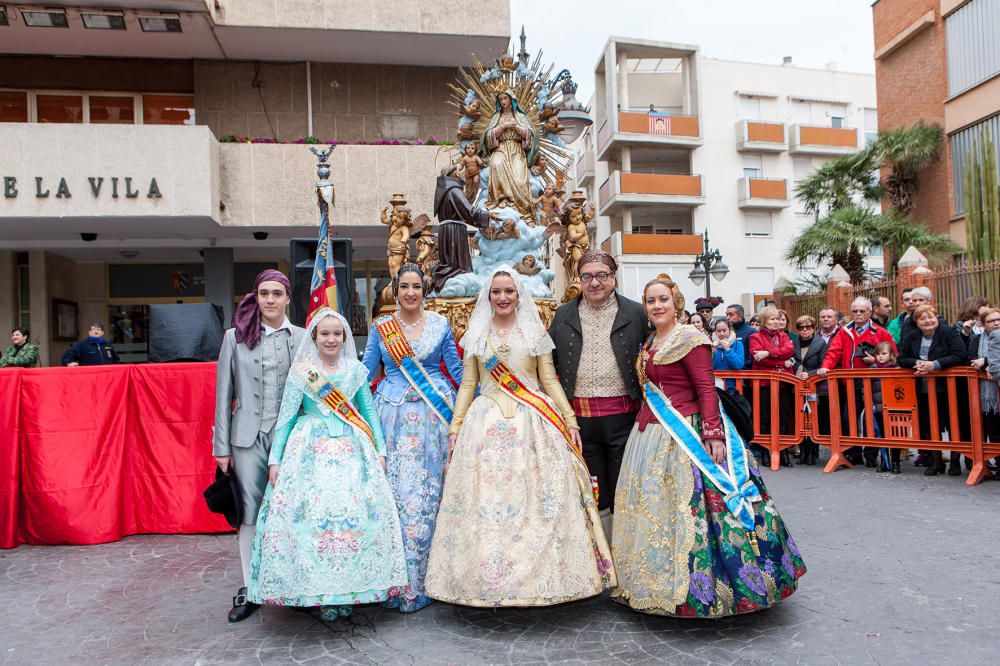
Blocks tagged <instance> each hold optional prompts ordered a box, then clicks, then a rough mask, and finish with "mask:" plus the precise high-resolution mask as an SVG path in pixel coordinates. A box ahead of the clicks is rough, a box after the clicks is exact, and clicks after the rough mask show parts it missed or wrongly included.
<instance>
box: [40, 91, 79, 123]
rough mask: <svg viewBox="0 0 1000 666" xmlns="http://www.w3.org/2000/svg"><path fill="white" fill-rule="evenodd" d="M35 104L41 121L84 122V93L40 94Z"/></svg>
mask: <svg viewBox="0 0 1000 666" xmlns="http://www.w3.org/2000/svg"><path fill="white" fill-rule="evenodd" d="M35 104H36V109H37V113H38V116H37V117H38V122H40V123H82V122H83V95H38V96H37V97H36V98H35Z"/></svg>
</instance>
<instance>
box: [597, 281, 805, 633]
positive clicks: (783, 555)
mask: <svg viewBox="0 0 1000 666" xmlns="http://www.w3.org/2000/svg"><path fill="white" fill-rule="evenodd" d="M643 302H644V306H645V308H646V314H647V316H648V317H649V318H650V321H651V322H652V323H653V325H654V326H655V327H656V332H655V333H654V334H653V335H652V336H651V337H650V339H649V340H648V341H647V342H646V344H645V345H644V347H643V350H642V353H641V354H640V356H639V360H638V362H637V369H638V371H639V379H640V382H642V383H643V384H644V385H645V384H646V381H648V382H649V383H650V384H651V385H652V386H646V389H647V390H646V400H645V401H644V403H643V407H642V410H641V411H640V412H639V416H638V419H637V422H636V425H635V427H634V428H633V429H632V434H631V435H630V436H629V441H628V444H627V445H626V448H625V457H624V460H623V461H622V470H621V475H620V476H619V478H618V488H617V493H616V495H615V507H616V512H615V524H614V538H613V540H612V551H613V553H614V559H615V564H616V566H617V567H618V588H617V589H616V590H615V591H614V592H613V593H612V596H613V598H614V599H615V600H616V601H619V602H620V603H623V604H626V605H628V606H630V607H631V608H634V609H635V610H639V611H642V612H645V613H652V614H656V615H673V616H689V617H723V616H726V615H734V614H737V613H746V612H750V611H755V610H759V609H761V608H767V607H769V606H771V605H773V604H775V603H776V602H778V601H779V600H781V599H784V598H785V597H788V596H790V595H791V594H792V592H794V591H795V588H796V586H797V584H798V579H799V578H800V577H801V576H802V575H803V574H804V573H805V571H806V569H805V564H804V563H803V561H802V556H801V554H800V553H799V551H798V548H797V547H796V546H795V542H794V541H793V540H792V538H791V536H789V534H788V532H787V530H786V529H785V526H784V523H783V522H782V520H781V516H779V515H778V511H777V509H776V508H775V506H774V503H773V502H772V501H771V498H770V496H769V495H768V493H767V489H766V488H765V487H764V482H763V481H762V480H761V478H760V474H759V472H758V471H757V468H756V466H755V464H754V462H753V457H752V456H750V455H748V454H747V453H746V450H745V448H744V444H743V442H742V441H741V440H740V439H739V437H738V436H736V434H735V432H733V433H731V435H730V438H729V439H728V442H727V439H726V436H727V428H726V427H725V424H724V423H723V419H722V415H721V414H720V407H719V401H718V397H717V395H716V393H715V378H714V374H713V371H712V347H711V343H710V341H709V340H708V338H706V337H705V335H704V334H703V333H701V332H700V331H698V330H697V329H695V328H694V327H693V326H688V325H684V324H680V323H678V317H677V315H678V313H683V311H684V297H683V296H682V295H681V293H680V290H679V289H678V288H677V285H676V284H674V283H673V282H672V281H670V280H668V279H664V278H660V279H656V280H653V281H652V282H650V283H649V284H648V285H646V289H645V290H644V292H643ZM657 389H658V391H657ZM657 395H659V396H660V397H661V398H662V397H663V396H664V395H665V397H666V398H667V399H669V402H670V405H672V408H673V410H674V412H675V413H677V414H678V416H677V420H678V421H679V422H680V421H683V422H686V423H685V425H684V428H687V431H686V432H689V433H692V435H690V436H689V438H688V439H687V440H686V441H689V442H690V441H694V442H695V446H703V449H701V450H699V451H694V449H691V450H692V451H693V453H689V452H688V451H687V450H685V448H684V447H683V446H681V443H680V440H679V439H678V437H677V432H678V430H680V428H675V429H674V430H673V431H671V430H668V429H667V427H665V426H664V425H662V424H661V421H660V418H659V417H658V416H657V414H656V412H654V410H652V409H651V402H652V401H653V400H655V399H656V396H657ZM660 404H662V402H661V403H660ZM658 411H659V412H660V413H663V411H664V410H663V409H659V408H658ZM687 424H690V427H688V426H687ZM675 425H676V424H675ZM732 430H735V429H732ZM699 439H700V442H699V441H698V440H699ZM734 447H740V448H739V449H738V450H736V451H735V453H736V455H733V454H734ZM744 459H745V460H746V463H744V464H745V466H744V467H743V469H744V474H746V475H747V477H746V478H747V480H746V483H745V484H743V485H744V487H743V490H742V492H741V493H739V494H740V495H741V496H744V497H747V498H749V499H747V501H746V503H745V504H740V505H739V506H741V507H744V508H742V509H736V508H735V507H736V506H737V504H732V505H731V504H729V503H727V499H728V500H729V501H730V502H732V496H730V497H727V493H726V492H724V491H723V490H720V487H719V485H718V484H717V483H715V482H713V477H712V473H713V470H714V471H715V472H718V471H719V470H722V471H723V472H724V471H725V470H728V473H729V474H731V475H733V476H734V477H735V479H736V480H739V479H740V475H739V473H738V472H733V470H734V469H738V466H737V464H736V462H737V461H743V460H744ZM730 460H732V461H733V463H734V464H733V465H730ZM698 461H700V462H698ZM704 470H707V472H706V471H704ZM751 500H752V501H751ZM741 518H743V519H744V520H748V521H750V522H751V523H752V525H753V529H749V524H748V523H746V522H742V521H741Z"/></svg>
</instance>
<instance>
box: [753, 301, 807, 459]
mask: <svg viewBox="0 0 1000 666" xmlns="http://www.w3.org/2000/svg"><path fill="white" fill-rule="evenodd" d="M757 316H758V318H759V319H760V323H761V328H760V330H759V331H757V332H756V333H754V334H753V335H751V336H750V339H749V341H748V342H749V345H750V359H751V361H752V365H751V369H752V370H772V371H775V372H783V373H785V374H789V375H794V374H795V372H794V371H793V370H792V367H793V365H794V364H792V365H789V362H790V361H791V359H792V354H793V350H794V346H793V345H792V339H791V338H789V337H788V334H787V333H785V331H784V330H783V329H782V328H781V323H782V316H781V313H780V312H779V311H778V310H777V309H776V308H773V307H766V308H764V309H763V310H761V312H760V314H759V315H757ZM760 409H761V415H760V427H761V432H763V433H769V432H771V389H770V388H769V387H767V386H765V385H761V388H760ZM794 409H795V399H794V390H793V389H792V386H791V385H790V384H783V385H781V386H780V388H779V389H778V414H779V420H778V423H779V426H778V427H779V428H780V430H781V432H782V433H783V434H789V435H790V434H793V433H792V424H793V423H794V418H795V414H794V411H793V410H794ZM762 462H763V461H762ZM767 462H769V461H767ZM781 464H782V465H783V466H784V467H791V466H792V456H791V454H790V453H789V452H788V451H787V450H785V451H782V452H781Z"/></svg>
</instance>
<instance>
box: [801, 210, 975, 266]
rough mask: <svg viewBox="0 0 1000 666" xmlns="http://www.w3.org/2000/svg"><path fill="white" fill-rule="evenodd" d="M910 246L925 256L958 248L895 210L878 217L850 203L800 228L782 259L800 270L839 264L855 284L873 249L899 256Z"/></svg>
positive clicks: (944, 237)
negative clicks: (880, 249) (882, 249)
mask: <svg viewBox="0 0 1000 666" xmlns="http://www.w3.org/2000/svg"><path fill="white" fill-rule="evenodd" d="M911 245H913V246H914V247H916V248H918V249H920V251H921V252H923V253H924V254H926V255H928V257H935V256H938V257H939V256H942V255H946V254H949V253H953V252H956V251H958V249H959V248H958V247H957V246H956V245H955V244H954V243H953V242H952V241H951V239H950V238H949V237H948V236H943V235H941V234H935V233H932V232H931V231H930V230H929V229H927V227H925V226H924V225H922V224H917V223H914V222H912V221H911V220H909V218H907V217H905V216H903V215H899V214H898V213H896V212H895V211H891V210H890V211H889V212H887V213H881V214H880V213H876V212H875V211H874V210H873V209H871V208H870V207H868V206H865V205H861V204H849V205H846V206H842V207H840V208H837V209H835V210H833V211H832V212H831V213H830V214H829V215H826V216H825V217H822V218H820V219H818V220H817V221H816V222H813V223H812V224H811V225H809V226H808V227H806V228H805V229H803V230H802V232H801V233H800V234H799V235H798V236H797V237H796V238H795V239H794V240H793V241H792V244H791V245H790V246H789V248H788V250H787V251H786V252H785V259H786V260H787V261H788V262H789V263H791V264H792V265H794V266H795V267H796V268H798V269H800V270H803V269H809V268H811V267H813V266H816V265H823V264H824V263H825V264H826V265H827V266H830V267H832V266H834V265H836V264H840V265H841V267H843V269H844V270H845V271H847V274H848V275H850V276H851V282H855V283H857V282H862V281H863V280H864V279H865V278H866V277H868V270H867V265H866V262H865V257H867V256H868V253H869V251H870V250H871V249H872V248H874V247H878V246H882V247H883V248H884V249H885V251H886V252H891V253H893V254H894V255H898V254H901V253H902V252H904V251H905V250H906V248H908V247H909V246H911Z"/></svg>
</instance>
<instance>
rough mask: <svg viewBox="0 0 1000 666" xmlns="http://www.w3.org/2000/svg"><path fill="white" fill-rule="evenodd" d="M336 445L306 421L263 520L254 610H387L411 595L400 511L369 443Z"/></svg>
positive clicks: (350, 439)
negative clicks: (376, 605)
mask: <svg viewBox="0 0 1000 666" xmlns="http://www.w3.org/2000/svg"><path fill="white" fill-rule="evenodd" d="M342 433H343V434H342V435H341V436H334V437H331V436H330V433H329V431H328V430H327V426H326V424H325V423H324V422H323V420H322V419H321V418H319V417H317V416H311V415H308V414H306V415H303V416H300V417H299V419H298V421H297V422H296V423H295V426H294V427H293V428H292V433H291V435H289V437H288V443H287V444H286V445H285V453H284V458H283V460H282V461H281V470H280V474H279V475H278V482H277V484H276V485H275V486H274V487H271V486H269V487H268V490H267V493H266V494H265V495H264V501H263V503H262V504H261V508H260V514H259V517H258V519H257V536H256V538H255V539H254V545H253V559H252V561H251V565H250V583H249V585H248V586H247V597H248V598H249V599H250V601H253V602H255V603H263V604H275V605H280V606H336V605H343V604H366V603H373V602H377V601H384V600H386V599H388V598H389V597H390V596H395V595H396V594H397V593H398V591H399V589H400V588H404V587H405V586H406V583H407V581H406V561H405V559H404V557H403V541H402V538H401V536H400V529H399V518H398V517H397V515H396V504H395V502H393V499H392V491H391V490H390V488H389V482H388V481H387V480H386V477H385V474H384V473H383V471H382V466H381V464H380V463H379V461H378V457H377V456H376V454H375V449H374V447H373V446H372V444H371V442H370V441H366V440H365V439H364V438H363V437H364V436H363V435H360V434H355V431H354V430H347V429H346V428H345V429H344V430H343V431H342Z"/></svg>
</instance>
